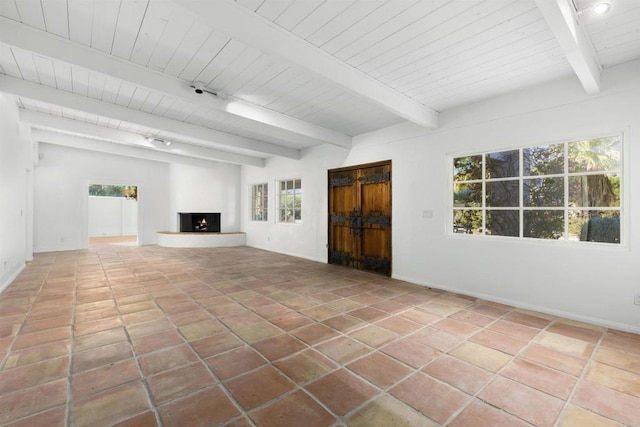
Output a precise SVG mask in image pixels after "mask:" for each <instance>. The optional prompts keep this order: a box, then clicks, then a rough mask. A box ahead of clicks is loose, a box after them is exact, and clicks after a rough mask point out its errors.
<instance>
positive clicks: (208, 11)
mask: <svg viewBox="0 0 640 427" xmlns="http://www.w3.org/2000/svg"><path fill="white" fill-rule="evenodd" d="M594 3H595V1H594V0H428V1H427V0H420V1H419V0H238V1H237V2H234V1H232V0H216V1H214V2H212V1H197V0H173V1H170V0H93V1H89V0H0V74H1V75H0V91H4V92H8V93H11V94H13V95H16V97H17V102H18V105H19V106H20V108H22V109H23V119H24V120H25V121H27V122H29V123H31V124H32V126H33V127H35V128H37V129H40V130H44V131H41V132H39V133H38V135H39V137H41V138H43V140H47V136H49V137H50V138H49V139H50V140H51V141H54V140H55V141H58V140H59V139H60V138H54V137H51V134H52V131H55V132H62V133H68V134H74V135H76V136H78V135H82V136H86V137H88V138H93V139H98V140H103V141H105V143H109V144H112V143H114V142H118V143H120V144H125V145H137V146H139V147H142V148H145V149H147V150H163V151H168V152H171V150H177V148H175V147H178V146H179V147H180V150H181V152H180V154H181V155H187V156H193V157H198V158H202V159H209V160H217V161H223V162H231V163H238V164H252V165H261V164H263V163H264V159H267V158H269V157H272V156H284V157H290V158H298V157H299V155H300V150H303V149H305V148H307V147H311V146H314V145H318V144H323V143H329V144H333V145H337V146H341V147H344V148H345V149H348V148H349V147H350V143H351V138H352V137H353V136H354V135H359V134H362V133H365V132H370V131H374V130H377V129H380V128H384V127H387V126H392V125H395V124H398V123H401V122H403V121H405V120H410V121H414V122H416V123H418V124H420V125H423V126H425V127H427V128H435V127H437V115H438V112H440V111H443V110H446V109H449V108H454V107H456V106H460V105H463V104H467V103H471V102H475V101H477V100H480V99H483V98H487V97H491V96H495V95H498V94H503V93H507V92H509V91H511V90H515V89H518V88H522V87H526V86H530V85H534V84H537V83H541V82H544V81H548V80H552V79H556V78H559V77H562V76H567V75H571V74H575V75H576V78H579V79H580V81H581V82H582V83H583V85H584V86H585V90H587V91H588V92H589V93H593V92H594V91H598V90H599V73H600V71H601V69H602V67H612V66H615V65H618V64H621V63H625V62H628V61H633V60H636V59H639V58H640V2H637V1H635V0H612V1H610V3H611V4H612V9H611V10H610V11H609V12H608V13H607V14H606V15H605V16H603V17H597V16H595V14H593V13H592V12H591V9H589V8H590V7H591V6H592V5H593V4H594ZM567 8H569V9H567ZM567 10H569V14H570V19H568V20H567V18H566V17H567V13H566V11H567ZM574 25H575V26H577V27H578V30H577V31H579V35H581V36H582V40H581V39H580V37H578V38H577V41H573V40H571V39H567V37H565V36H563V34H565V33H566V32H567V29H570V28H572V26H574ZM576 53H577V56H578V60H577V61H576V60H575V59H573V58H575V57H576ZM591 57H593V58H595V59H593V60H592V59H591ZM568 58H569V59H568ZM589 81H591V82H593V83H592V84H591V85H590V84H589V83H587V82H589ZM194 82H202V83H203V85H204V87H205V88H206V90H207V91H209V92H211V93H206V92H205V93H203V94H201V95H196V94H195V93H194V92H193V88H192V87H191V86H192V85H194ZM214 94H215V95H214ZM145 136H154V137H156V138H158V139H163V140H171V141H173V142H176V143H177V145H174V146H172V147H173V148H172V147H167V146H165V145H164V144H153V143H149V142H147V141H145V140H144V138H143V137H145ZM107 141H108V142H107Z"/></svg>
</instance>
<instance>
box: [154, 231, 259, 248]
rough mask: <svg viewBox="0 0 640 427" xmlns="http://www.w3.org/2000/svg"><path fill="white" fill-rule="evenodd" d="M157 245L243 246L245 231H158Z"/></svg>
mask: <svg viewBox="0 0 640 427" xmlns="http://www.w3.org/2000/svg"><path fill="white" fill-rule="evenodd" d="M156 234H157V235H158V246H166V247H169V248H226V247H230V246H245V244H246V240H247V239H246V236H247V235H246V233H241V232H237V233H197V232H194V233H179V232H176V231H158V232H157V233H156Z"/></svg>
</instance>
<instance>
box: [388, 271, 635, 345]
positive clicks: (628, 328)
mask: <svg viewBox="0 0 640 427" xmlns="http://www.w3.org/2000/svg"><path fill="white" fill-rule="evenodd" d="M393 278H394V279H398V280H403V281H405V282H408V283H413V284H415V285H420V286H426V287H430V288H434V289H440V290H443V291H448V292H454V293H457V294H462V295H467V296H470V297H475V298H480V299H483V300H487V301H492V302H497V303H500V304H506V305H510V306H512V307H516V308H523V309H525V310H531V311H537V312H539V313H544V314H551V315H553V316H558V317H563V318H565V319H569V320H575V321H578V322H584V323H589V324H591V325H595V326H603V327H605V328H611V329H617V330H619V331H625V332H632V333H634V334H640V326H637V325H627V324H626V323H618V322H613V321H611V320H606V319H600V318H598V317H591V316H583V315H581V314H576V313H571V312H567V311H562V310H553V309H550V308H548V307H544V306H539V305H535V304H528V303H526V302H522V301H516V300H511V299H507V298H500V297H496V296H495V295H488V294H483V293H480V292H469V291H468V290H466V289H458V288H452V287H448V286H440V285H434V284H432V283H425V282H423V281H420V280H417V279H414V278H412V277H404V276H397V275H393Z"/></svg>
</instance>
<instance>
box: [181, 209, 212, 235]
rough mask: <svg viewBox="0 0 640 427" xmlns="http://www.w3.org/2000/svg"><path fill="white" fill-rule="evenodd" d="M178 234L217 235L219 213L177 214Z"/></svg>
mask: <svg viewBox="0 0 640 427" xmlns="http://www.w3.org/2000/svg"><path fill="white" fill-rule="evenodd" d="M178 224H179V225H180V232H195V233H219V232H220V212H213V213H195V212H178Z"/></svg>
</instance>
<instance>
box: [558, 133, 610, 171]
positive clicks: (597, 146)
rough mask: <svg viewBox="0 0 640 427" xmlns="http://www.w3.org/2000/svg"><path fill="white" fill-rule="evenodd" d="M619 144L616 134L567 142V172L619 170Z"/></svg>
mask: <svg viewBox="0 0 640 427" xmlns="http://www.w3.org/2000/svg"><path fill="white" fill-rule="evenodd" d="M621 145H622V144H621V138H620V137H618V136H613V137H607V138H598V139H588V140H585V141H576V142H571V143H569V172H591V171H617V170H620V157H621Z"/></svg>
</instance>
